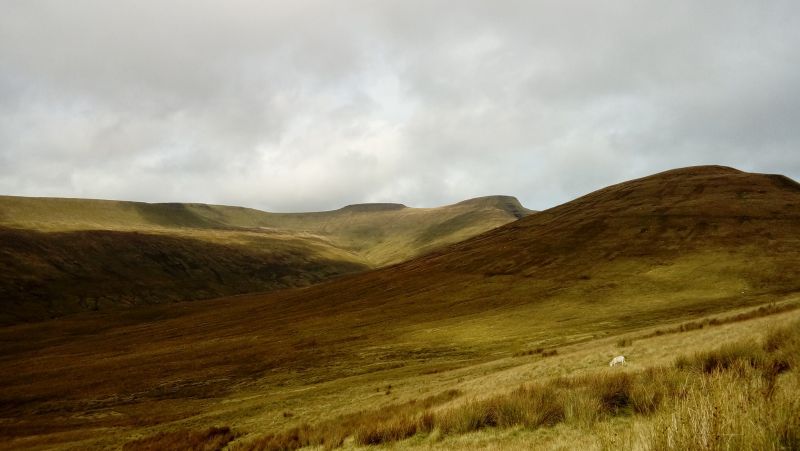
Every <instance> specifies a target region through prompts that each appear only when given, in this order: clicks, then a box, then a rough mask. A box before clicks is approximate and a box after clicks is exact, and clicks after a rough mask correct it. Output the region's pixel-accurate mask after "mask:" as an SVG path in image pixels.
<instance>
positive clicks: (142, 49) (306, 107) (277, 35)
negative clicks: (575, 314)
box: [0, 0, 800, 211]
mask: <svg viewBox="0 0 800 451" xmlns="http://www.w3.org/2000/svg"><path fill="white" fill-rule="evenodd" d="M798 24H800V2H797V1H796V0H787V1H752V0H747V1H732V0H720V1H707V0H704V1H697V0H688V1H683V0H677V1H674V0H671V1H649V2H648V1H642V0H630V1H608V2H606V1H594V0H586V1H581V2H573V1H563V0H558V1H534V0H526V1H505V2H504V1H488V0H486V1H469V0H459V1H446V2H445V1H435V0H421V1H414V0H401V1H381V0H371V1H345V0H326V1H298V0H291V1H289V0H287V1H280V2H278V1H261V0H258V1H256V0H254V1H239V0H235V1H231V0H226V1H201V0H186V1H165V0H158V1H147V0H135V1H122V0H113V1H108V0H96V1H86V0H69V1H63V0H53V1H37V0H3V1H1V2H0V194H13V195H30V196H67V197H89V198H105V199H123V200H142V201H187V202H207V203H222V204H232V205H244V206H250V207H255V208H261V209H265V210H271V211H308V210H326V209H335V208H339V207H341V206H343V205H346V204H351V203H359V202H400V203H405V204H407V205H410V206H419V207H427V206H437V205H443V204H449V203H453V202H457V201H460V200H463V199H466V198H470V197H475V196H482V195H489V194H508V195H513V196H517V197H518V198H519V199H520V200H521V201H522V202H523V203H524V204H525V205H526V206H527V207H529V208H534V209H544V208H548V207H551V206H553V205H556V204H559V203H562V202H565V201H567V200H570V199H572V198H574V197H576V196H578V195H581V194H584V193H586V192H589V191H592V190H595V189H598V188H601V187H603V186H606V185H608V184H611V183H616V182H620V181H623V180H626V179H630V178H634V177H638V176H643V175H647V174H650V173H653V172H658V171H661V170H665V169H670V168H674V167H680V166H689V165H696V164H724V165H729V166H734V167H737V168H739V169H743V170H747V171H757V172H773V173H783V174H786V175H788V176H790V177H792V178H794V179H800V145H799V144H800V26H799V25H798Z"/></svg>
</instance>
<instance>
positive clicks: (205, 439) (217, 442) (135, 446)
mask: <svg viewBox="0 0 800 451" xmlns="http://www.w3.org/2000/svg"><path fill="white" fill-rule="evenodd" d="M235 438H236V434H235V433H234V432H233V431H231V429H230V428H229V427H227V426H226V427H211V428H208V429H204V430H188V429H184V430H180V431H171V432H160V433H158V434H156V435H153V436H150V437H146V438H143V439H139V440H134V441H131V442H128V443H126V444H125V445H124V446H123V447H122V449H123V451H158V450H165V449H169V450H181V451H182V450H186V451H216V450H219V449H222V448H224V447H225V446H226V445H227V444H228V443H230V442H231V441H232V440H234V439H235Z"/></svg>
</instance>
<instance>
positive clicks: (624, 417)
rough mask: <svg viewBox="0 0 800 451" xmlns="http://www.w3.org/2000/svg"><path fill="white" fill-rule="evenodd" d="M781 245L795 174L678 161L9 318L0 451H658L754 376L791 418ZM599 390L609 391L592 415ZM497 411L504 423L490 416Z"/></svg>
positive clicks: (797, 203)
mask: <svg viewBox="0 0 800 451" xmlns="http://www.w3.org/2000/svg"><path fill="white" fill-rule="evenodd" d="M380 208H381V209H383V208H387V207H380ZM264 227H267V226H264ZM798 232H800V185H798V184H797V183H796V182H794V181H792V180H790V179H787V178H785V177H782V176H775V175H766V174H752V173H745V172H741V171H738V170H735V169H732V168H726V167H719V166H702V167H691V168H683V169H677V170H673V171H667V172H663V173H659V174H655V175H652V176H649V177H645V178H641V179H637V180H632V181H628V182H623V183H620V184H618V185H613V186H610V187H607V188H604V189H601V190H598V191H595V192H593V193H589V194H587V195H585V196H582V197H580V198H578V199H575V200H573V201H571V202H568V203H565V204H563V205H559V206H556V207H553V208H551V209H548V210H545V211H542V212H538V213H533V214H530V215H527V216H525V217H523V218H521V219H518V220H514V221H512V222H508V223H507V224H505V225H501V226H499V227H498V228H495V229H492V230H489V231H486V232H485V233H482V234H478V235H475V236H472V237H471V238H467V239H465V240H462V241H458V242H454V243H451V244H446V245H443V246H441V247H438V248H436V249H434V250H432V251H430V252H428V253H425V254H423V255H420V256H417V257H414V258H411V259H409V260H406V261H402V262H399V263H397V264H393V265H390V266H383V267H380V268H377V269H372V270H369V271H362V272H357V273H353V274H347V275H342V276H339V277H336V278H334V279H332V280H329V281H325V282H322V283H317V284H313V285H309V286H305V287H300V288H293V289H286V290H280V291H275V292H271V293H250V294H243V295H238V296H230V297H222V298H218V299H210V300H198V301H193V302H178V303H172V304H158V305H146V306H139V307H136V308H131V309H125V310H108V311H104V310H100V311H96V312H83V313H78V314H74V315H69V316H65V317H63V318H58V319H54V320H50V321H43V322H34V323H28V324H15V325H10V326H6V327H3V328H0V362H2V365H0V406H2V407H0V436H2V437H3V441H4V443H5V444H4V445H0V447H5V448H7V449H19V448H31V449H37V448H42V449H46V448H80V449H95V448H96V449H103V448H118V447H123V446H127V448H126V449H147V448H146V447H147V446H149V445H148V443H150V444H155V445H153V446H156V447H158V446H161V447H170V446H177V445H176V444H177V443H181V442H189V441H192V440H199V441H200V443H201V445H202V444H203V443H206V444H209V446H210V448H209V449H215V447H216V446H217V445H213V443H217V442H219V443H223V442H224V443H223V445H220V446H224V447H227V448H225V449H232V450H234V449H240V450H244V449H295V448H297V447H300V446H305V445H313V446H327V447H338V446H344V447H345V448H359V447H370V446H371V445H370V444H380V443H384V445H385V446H389V447H398V448H409V447H416V448H420V449H462V448H471V449H475V448H483V449H508V448H512V449H514V448H517V449H521V448H528V447H538V448H550V449H565V448H572V447H575V446H582V447H585V448H586V449H603V448H607V447H610V446H614V444H618V443H627V444H628V445H630V447H644V448H648V447H649V448H653V449H662V448H659V447H658V443H660V442H659V441H658V440H660V439H659V436H657V435H653V434H655V433H654V432H649V431H651V430H652V431H655V430H659V429H658V428H659V427H661V426H659V425H661V424H662V422H663V421H666V420H665V419H666V418H669V415H671V414H672V412H678V411H681V410H680V409H683V408H686V409H689V408H690V407H691V406H688V407H687V406H684V405H683V404H680V402H681V401H680V400H681V399H694V400H695V401H697V402H702V401H703V399H704V398H702V396H701V395H702V392H703V391H702V390H701V389H700V388H697V387H699V386H695V385H691V384H695V382H694V381H697V382H696V383H697V384H701V383H703V384H705V383H708V384H718V385H719V384H722V383H723V382H724V381H726V380H729V379H730V378H734V379H735V380H736V381H740V382H741V383H742V384H745V385H746V384H756V385H758V384H764V383H766V382H765V381H769V380H771V381H772V382H770V383H772V384H773V387H772V388H771V389H770V392H769V393H770V394H769V396H770V398H769V399H767V398H766V396H767V395H766V394H765V395H764V397H763V398H758V400H757V401H758V403H754V404H753V405H757V406H761V407H763V408H767V407H768V406H769V405H770V404H765V403H773V404H772V405H774V406H777V407H776V409H777V410H776V412H784V413H785V412H789V413H791V412H795V411H796V410H792V409H794V408H795V404H792V401H791V400H792V399H796V397H794V396H793V394H796V392H797V391H796V390H798V389H799V388H800V384H799V383H798V381H800V378H799V377H798V374H799V373H798V364H799V363H798V362H797V359H796V354H792V352H794V351H793V350H795V349H797V346H798V343H800V338H798V337H797V336H796V334H794V333H793V332H792V331H795V330H797V326H796V325H797V324H798V323H797V322H798V321H799V320H800V309H798V308H797V307H798V306H800V277H798V276H800V274H798V271H800V269H798V265H797V256H798V255H800V233H798ZM434 235H436V234H434ZM436 236H438V235H436ZM351 249H352V248H351ZM373 249H376V248H373ZM379 254H381V255H388V254H386V253H383V252H379ZM375 255H377V254H375ZM373 261H379V260H373ZM787 331H788V332H787ZM23 337H24V338H23ZM775 337H778V338H775ZM773 342H774V343H775V344H774V345H769V343H773ZM737 343H745V345H741V347H742V349H744V350H743V351H739V350H738V349H739V348H735V349H737V351H736V353H734V354H732V355H733V357H731V358H730V359H731V360H730V362H731V363H730V367H731V368H734V369H735V368H740V371H739V372H738V373H737V372H735V371H733V372H727V371H728V370H727V369H728V368H729V367H728V366H726V367H725V368H722V369H721V370H720V371H717V372H716V373H712V372H709V373H706V372H704V370H702V365H703V362H704V361H705V360H703V359H711V358H712V357H704V356H703V355H701V354H698V353H704V352H705V353H710V354H709V355H710V356H713V355H716V354H714V353H718V352H719V353H723V354H724V352H727V351H719V349H720V347H721V346H728V345H730V346H739V345H737ZM620 354H624V355H625V356H626V360H627V361H628V365H626V366H624V367H621V368H620V367H615V368H609V367H608V361H609V360H610V359H611V358H612V357H614V356H616V355H620ZM792 355H794V357H792ZM681 357H684V358H685V363H680V358H681ZM726 358H727V357H726ZM693 359H694V360H693ZM697 362H700V363H697ZM770 362H772V363H770ZM773 364H774V365H777V366H774V365H773ZM681 365H683V366H681ZM692 365H700V368H701V370H693V369H692V368H693V367H692ZM726 365H728V364H726ZM770 365H773V366H774V368H776V369H775V370H774V374H773V375H772V376H769V377H772V379H768V377H767V376H768V375H769V374H772V373H769V371H772V370H769V368H773V366H770ZM723 370H724V371H723ZM662 373H663V375H659V374H662ZM625 375H627V376H625ZM582 378H583V379H582ZM626 378H630V379H626ZM648 378H649V379H648ZM681 378H682V379H681ZM726 378H729V379H726ZM736 378H739V379H736ZM679 379H680V380H683V381H692V382H691V384H690V385H687V387H689V386H690V389H687V390H689V391H688V392H687V393H689V394H690V395H691V396H689V395H687V396H689V398H680V397H678V395H677V394H676V393H677V392H675V391H674V390H676V389H674V388H670V387H673V385H672V384H673V382H671V381H673V380H679ZM596 381H600V382H596ZM620 381H622V382H620ZM642 381H644V382H642ZM648 381H649V382H648ZM656 383H657V384H661V385H660V386H664V387H667V388H664V390H663V392H661V391H660V392H657V393H661V395H659V396H661V397H662V398H659V399H658V401H653V400H651V401H648V402H650V403H651V404H652V405H651V407H647V408H644V407H637V406H640V404H637V403H638V402H639V401H636V400H639V399H640V398H639V397H638V396H640V394H636V393H638V392H636V390H638V388H637V387H640V386H641V384H650V385H653V384H656ZM686 383H687V384H689V382H686ZM615 384H623V385H622V386H621V387H622V388H614V387H617V385H615ZM657 384H656V385H657ZM745 385H742V386H743V387H744V386H745ZM520 386H534V388H531V389H530V390H532V391H529V392H526V391H525V390H523V391H522V392H519V391H518V390H517V389H518V388H519V387H520ZM595 386H597V387H600V388H598V389H597V390H599V392H598V393H600V394H601V395H602V393H604V392H603V390H606V389H608V387H611V388H610V389H609V390H612V391H611V395H612V397H613V396H617V395H618V394H619V393H622V394H623V395H624V396H623V397H622V398H619V399H621V401H619V404H613V405H612V407H613V408H605V407H603V405H604V404H603V403H602V402H601V403H600V404H593V403H594V402H595V401H596V399H595V398H593V395H592V393H594V391H592V390H595V389H594V388H592V387H595ZM653 386H655V385H653ZM758 386H759V387H761V388H763V387H765V386H762V385H758ZM587 387H588V388H587ZM761 388H759V390H761ZM515 390H517V391H515ZM537 390H544V392H540V391H537ZM514 393H517V394H516V395H514ZM519 393H522V395H520V394H519ZM525 393H528V394H525ZM530 393H534V394H535V393H550V394H551V395H552V396H555V398H552V399H551V398H550V397H549V396H551V395H542V396H544V398H542V399H545V398H546V399H551V401H552V403H551V404H549V405H550V406H551V407H553V409H555V410H554V412H556V413H555V414H554V416H553V417H552V418H551V419H550V420H545V421H543V422H541V423H537V422H535V421H534V420H532V419H530V416H529V415H528V414H527V413H525V412H528V411H529V410H525V409H530V408H531V406H534V407H535V406H537V405H539V404H525V403H533V402H534V401H531V400H532V399H534V398H535V399H539V398H536V397H535V396H533V395H530ZM711 393H717V392H713V391H712V392H711ZM737 393H738V392H737ZM758 393H762V391H758ZM763 393H767V392H765V391H764V392H763ZM537 396H538V395H537ZM599 396H600V395H599ZM603 396H604V395H603ZM603 396H600V397H599V398H597V399H599V400H600V401H602V400H603V399H605V398H603ZM620 396H622V395H620ZM508 399H511V400H512V401H513V402H516V403H517V404H514V405H516V406H517V407H515V409H518V410H514V411H515V412H522V413H519V416H513V415H511V414H508V413H504V414H502V415H501V414H499V413H497V412H506V410H503V409H506V407H502V406H506V405H507V402H511V401H508ZM614 399H617V398H614ZM487 400H489V401H491V403H495V404H491V403H490V404H485V403H484V404H481V403H483V402H484V401H486V402H489V401H487ZM412 401H413V402H412ZM600 401H598V402H600ZM535 402H544V401H542V400H541V399H539V400H538V401H535ZM548 402H550V401H548ZM615 402H616V401H615ZM520 403H521V404H520ZM648 405H650V404H648ZM486 406H490V407H491V406H495V407H491V409H490V410H488V411H487V412H490V414H491V415H490V414H487V413H485V412H483V410H481V409H486V408H487V407H486ZM496 406H500V407H496ZM519 406H522V407H519ZM525 406H528V407H525ZM682 406H683V407H682ZM726 406H727V405H726ZM509 408H510V407H509ZM726 408H727V407H726ZM470 409H472V410H470ZM498 409H499V410H498ZM648 409H649V410H648ZM734 410H735V409H734ZM739 410H741V409H739ZM732 411H733V410H732ZM360 412H362V413H360ZM465 412H466V413H465ZM468 412H478V413H477V414H476V415H477V416H476V417H474V418H478V420H475V421H477V422H472V423H470V421H472V420H469V418H473V417H469V416H468ZM481 412H483V413H481ZM559 412H560V413H559ZM470 415H471V414H470ZM486 415H490V417H487V416H486ZM497 415H500V416H497ZM503 415H506V416H503ZM509 415H511V416H509ZM514 415H517V414H514ZM526 415H528V416H526ZM754 415H755V414H754ZM426 418H427V419H426ZM463 418H467V419H463ZM481 418H483V419H484V420H485V419H486V418H490V420H486V421H484V420H481ZM504 418H505V419H504ZM509 418H510V419H509ZM709 418H710V417H709ZM709 418H706V419H705V420H703V421H706V420H708V421H711V420H710V419H709ZM748 418H749V417H748ZM775 418H776V420H775V421H776V423H774V424H772V423H770V424H769V425H767V426H769V428H773V427H774V428H776V429H775V431H776V432H775V434H784V436H785V437H784V436H781V437H784V438H783V439H780V440H784V439H785V440H789V441H787V442H785V443H788V444H789V445H791V444H792V443H796V442H792V441H791V440H796V438H797V435H796V433H797V428H796V427H795V426H793V423H791V421H792V418H794V417H792V416H791V415H790V416H789V417H787V418H788V419H786V420H785V421H788V422H789V423H786V422H785V421H784V420H782V419H781V418H783V417H780V416H776V417H775ZM462 420H463V421H466V423H463V424H472V426H464V425H462V426H458V424H462V423H459V421H462ZM537 421H538V420H537ZM698 421H699V420H698ZM743 424H744V423H743ZM348 425H349V426H348ZM425 425H427V426H425ZM212 427H216V428H222V429H214V430H212V429H210V428H212ZM687 427H688V426H687ZM719 427H720V428H723V429H724V428H726V427H734V426H731V425H728V424H722V425H720V426H719ZM737 427H738V426H737ZM765 427H766V426H765ZM225 428H227V429H225ZM370 428H372V429H370ZM654 428H655V429H654ZM781 428H783V429H781ZM723 429H720V430H723ZM724 430H725V431H729V430H728V429H724ZM769 430H770V431H772V429H769ZM225 431H227V432H225ZM370 431H372V432H370ZM780 431H784V432H780ZM676 433H677V432H676ZM370 434H372V435H370ZM786 434H788V435H786ZM791 434H795V435H791ZM778 436H779V435H775V437H778ZM365 437H366V438H365ZM369 437H378V438H376V439H370V438H369ZM769 437H773V436H769ZM769 437H767V438H764V440H766V441H764V442H752V443H773V442H770V441H769V440H772V439H770V438H769ZM793 437H794V438H793ZM148 440H149V442H148ZM775 440H778V439H775ZM204 441H205V442H204ZM687 443H688V442H687ZM719 443H723V442H719ZM159 444H160V445H159ZM170 444H172V445H170ZM723 444H724V443H723ZM212 445H213V446H212ZM137 447H138V448H137ZM649 448H648V449H649ZM200 449H202V448H200Z"/></svg>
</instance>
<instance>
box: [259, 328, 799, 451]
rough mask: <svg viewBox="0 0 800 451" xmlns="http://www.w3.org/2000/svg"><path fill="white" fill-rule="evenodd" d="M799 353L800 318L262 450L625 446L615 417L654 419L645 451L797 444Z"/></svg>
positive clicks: (400, 409)
mask: <svg viewBox="0 0 800 451" xmlns="http://www.w3.org/2000/svg"><path fill="white" fill-rule="evenodd" d="M798 355H800V323H793V324H791V325H790V326H788V327H785V328H781V329H776V330H773V331H771V332H770V333H769V334H767V336H766V337H765V338H764V340H763V342H755V341H743V342H734V343H729V344H725V345H723V346H720V347H718V348H717V349H715V350H711V351H706V352H699V353H695V354H692V355H688V356H681V357H679V358H678V359H676V361H675V364H674V365H672V366H665V367H652V368H647V369H645V370H642V371H636V372H623V371H617V370H616V369H609V370H606V371H601V372H596V373H593V374H588V375H584V376H579V377H568V378H555V379H552V380H550V381H547V382H546V383H541V384H527V385H523V386H521V387H519V388H517V389H516V390H513V391H512V392H509V393H507V394H501V395H494V396H491V397H488V398H483V399H472V400H467V401H465V402H462V403H460V404H457V405H455V406H451V407H444V408H432V406H431V404H435V403H432V402H423V403H418V404H416V403H411V404H406V405H402V406H392V407H391V408H388V409H384V410H382V411H380V412H369V413H362V414H361V415H360V416H358V417H357V418H358V419H357V421H355V423H356V424H357V426H353V423H354V422H353V421H352V420H351V419H347V418H340V419H337V420H335V423H337V424H339V425H344V426H340V427H339V428H338V429H337V431H339V432H338V434H334V435H332V437H335V440H317V441H305V442H304V441H303V439H301V438H298V437H300V436H301V435H302V434H309V431H313V430H317V431H327V428H328V427H329V426H325V425H323V426H321V427H320V426H318V427H316V429H314V428H310V427H308V426H306V427H305V429H302V430H298V429H296V428H295V429H292V430H290V431H288V432H287V433H286V434H285V435H284V438H282V439H281V441H280V442H277V441H275V438H274V436H267V437H266V438H265V439H264V440H267V441H266V442H263V441H262V442H261V443H262V444H263V443H267V445H265V446H264V447H263V448H255V449H276V450H277V449H294V448H292V447H293V446H295V447H297V446H300V445H302V444H305V445H324V446H326V447H339V446H342V445H343V444H344V443H345V440H346V439H347V437H348V436H351V435H352V436H353V438H354V443H355V444H358V445H378V444H383V443H391V442H397V441H401V440H405V439H408V438H409V437H412V436H415V435H417V434H430V433H432V432H434V431H435V434H433V435H434V436H435V437H437V438H436V440H442V439H443V438H444V439H446V438H447V437H450V436H459V435H464V434H472V433H475V432H479V431H483V430H487V429H510V428H522V429H523V430H528V431H535V430H537V429H540V428H549V427H553V426H555V425H559V424H564V425H566V426H567V427H570V428H578V429H588V430H589V431H593V432H592V433H593V434H597V435H598V436H599V437H600V438H601V439H602V440H606V441H607V443H606V445H608V446H609V447H610V446H612V445H613V443H611V442H610V441H609V440H611V441H614V442H615V443H616V442H617V441H618V440H619V436H614V437H613V439H609V437H610V436H609V435H608V434H604V433H603V432H602V431H603V430H604V429H605V428H607V426H606V423H607V422H608V421H610V420H611V419H614V418H623V419H629V420H627V421H633V420H634V419H637V418H638V419H641V421H642V422H643V423H642V424H644V425H645V426H644V427H639V428H637V429H636V430H635V433H636V434H637V436H635V437H632V436H631V437H627V438H626V439H625V440H624V442H625V443H629V444H632V443H638V444H639V445H638V446H639V447H642V448H645V449H653V450H662V449H710V450H722V449H765V450H766V449H775V450H778V449H798V446H800V415H798V412H800V410H798V408H800V398H798V396H797V393H800V385H799V384H798V381H800V373H799V372H798V371H797V365H798ZM449 398H450V396H445V399H448V400H449ZM637 421H640V420H637ZM631 431H634V430H633V429H631ZM326 433H328V434H330V432H326ZM630 433H633V432H629V434H630ZM269 440H272V441H269ZM462 443H463V442H462Z"/></svg>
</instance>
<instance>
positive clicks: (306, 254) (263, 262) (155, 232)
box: [0, 196, 528, 324]
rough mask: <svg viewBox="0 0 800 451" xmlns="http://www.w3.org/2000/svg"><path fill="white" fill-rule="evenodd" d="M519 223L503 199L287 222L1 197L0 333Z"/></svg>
mask: <svg viewBox="0 0 800 451" xmlns="http://www.w3.org/2000/svg"><path fill="white" fill-rule="evenodd" d="M527 213H528V211H527V210H525V209H524V208H523V207H522V206H520V205H519V203H518V202H517V201H516V199H514V198H510V197H502V196H494V197H487V198H480V199H474V200H470V201H466V202H462V203H459V204H455V205H451V206H446V207H440V208H424V209H423V208H407V207H404V206H402V205H396V204H364V205H352V206H348V207H344V208H342V209H339V210H335V211H329V212H318V213H296V214H280V213H267V212H263V211H259V210H254V209H249V208H242V207H228V206H219V205H205V204H177V203H167V204H148V203H140V202H122V201H105V200H87V199H59V198H25V197H12V196H0V300H2V303H3V304H2V307H3V308H2V311H0V323H4V324H9V323H14V322H17V321H29V320H37V319H45V318H51V317H55V316H60V315H63V314H67V313H73V312H78V311H85V310H103V309H107V308H113V307H116V306H120V305H125V306H129V305H136V304H152V303H163V302H172V301H180V300H193V299H204V298H211V297H219V296H224V295H231V294H239V293H247V292H254V291H269V290H274V289H280V288H288V287H300V286H306V285H309V284H313V283H317V282H320V281H322V280H325V279H328V278H331V277H335V276H339V275H343V274H348V273H353V272H359V271H363V270H365V269H368V268H373V267H376V266H382V265H387V264H392V263H397V262H400V261H402V260H405V259H407V258H410V257H413V256H415V255H420V254H422V253H425V252H429V251H431V250H433V249H435V248H436V247H438V246H442V245H445V244H449V243H453V242H456V241H459V240H462V239H465V238H468V237H471V236H474V235H477V234H479V233H482V232H484V231H486V230H489V229H491V228H494V227H497V226H500V225H503V224H506V223H508V222H509V221H513V220H516V219H517V218H518V217H521V216H522V215H524V214H527Z"/></svg>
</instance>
